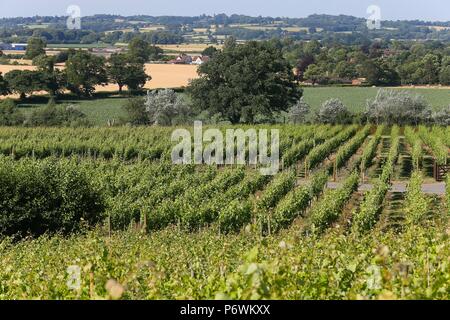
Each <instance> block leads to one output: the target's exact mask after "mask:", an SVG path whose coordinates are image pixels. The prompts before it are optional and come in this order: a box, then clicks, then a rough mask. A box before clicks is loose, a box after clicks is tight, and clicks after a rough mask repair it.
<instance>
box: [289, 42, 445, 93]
mask: <svg viewBox="0 0 450 320" xmlns="http://www.w3.org/2000/svg"><path fill="white" fill-rule="evenodd" d="M283 50H284V54H285V56H286V58H287V59H288V60H289V61H290V62H291V63H293V64H295V65H296V70H297V80H298V81H309V82H311V83H312V84H322V85H326V84H343V83H349V82H351V81H352V80H354V79H357V78H364V79H365V82H364V83H365V84H366V85H376V86H396V85H437V84H441V85H450V46H449V45H446V44H444V43H442V42H426V43H408V42H397V41H388V42H385V41H374V42H371V43H370V42H369V43H366V44H364V45H359V46H344V45H339V44H331V45H325V44H323V43H321V42H318V41H310V42H293V41H285V42H284V48H283Z"/></svg>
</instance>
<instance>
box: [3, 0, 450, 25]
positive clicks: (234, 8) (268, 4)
mask: <svg viewBox="0 0 450 320" xmlns="http://www.w3.org/2000/svg"><path fill="white" fill-rule="evenodd" d="M72 4H74V5H78V6H79V7H80V8H81V11H82V15H92V14H95V13H113V14H121V15H135V14H144V15H189V16H191V15H199V14H202V13H206V14H214V13H227V14H232V13H241V14H247V15H252V16H257V15H263V16H288V17H304V16H307V15H309V14H313V13H328V14H349V15H354V16H358V17H367V16H368V15H367V13H366V9H367V7H368V6H369V5H372V4H375V5H378V6H379V7H380V8H381V14H382V19H384V20H397V19H410V20H411V19H420V20H440V21H449V20H450V1H449V0H275V1H273V0H221V1H217V0H0V17H15V16H34V15H59V16H61V15H66V10H67V7H68V6H69V5H72Z"/></svg>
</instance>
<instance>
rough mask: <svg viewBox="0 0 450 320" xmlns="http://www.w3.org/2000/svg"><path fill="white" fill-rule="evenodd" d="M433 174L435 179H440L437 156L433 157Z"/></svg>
mask: <svg viewBox="0 0 450 320" xmlns="http://www.w3.org/2000/svg"><path fill="white" fill-rule="evenodd" d="M433 176H434V180H436V181H437V180H438V175H437V164H436V158H434V159H433Z"/></svg>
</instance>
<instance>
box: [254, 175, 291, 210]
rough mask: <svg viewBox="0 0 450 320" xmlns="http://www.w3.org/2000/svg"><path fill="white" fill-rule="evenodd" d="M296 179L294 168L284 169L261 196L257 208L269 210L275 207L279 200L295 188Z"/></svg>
mask: <svg viewBox="0 0 450 320" xmlns="http://www.w3.org/2000/svg"><path fill="white" fill-rule="evenodd" d="M296 179H297V176H296V174H295V171H294V170H289V171H284V172H282V173H280V174H279V175H277V176H276V177H275V179H274V180H272V181H271V183H270V184H269V185H268V186H267V188H266V189H264V191H263V192H262V194H261V195H260V196H259V199H258V200H257V208H258V209H260V210H264V211H267V210H270V209H271V208H273V207H275V205H276V204H277V203H278V201H280V200H281V199H282V198H283V197H284V196H285V195H286V194H287V193H288V192H289V191H290V190H291V189H292V188H294V186H295V183H296Z"/></svg>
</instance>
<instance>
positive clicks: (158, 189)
mask: <svg viewBox="0 0 450 320" xmlns="http://www.w3.org/2000/svg"><path fill="white" fill-rule="evenodd" d="M259 128H262V127H259ZM272 128H275V127H272ZM276 128H279V129H280V130H281V132H280V136H281V143H280V151H281V155H282V156H281V158H282V169H283V170H282V171H280V172H279V173H278V174H277V175H276V176H273V177H272V176H262V175H260V173H259V170H255V168H254V167H253V166H251V167H245V166H226V167H216V166H206V165H197V166H194V165H184V166H179V165H173V164H171V162H169V161H168V160H169V154H170V151H171V148H172V143H171V142H170V135H171V132H172V130H173V129H172V128H157V127H155V128H105V129H99V128H92V129H68V128H66V129H43V128H38V129H27V128H0V154H3V156H2V157H0V181H1V184H0V188H1V192H2V195H3V197H4V199H5V201H3V202H1V203H0V209H1V211H2V212H3V215H2V224H1V226H0V234H1V235H2V236H3V240H0V252H1V255H2V259H1V260H0V279H2V285H1V286H0V299H18V298H20V299H32V298H39V299H80V298H81V299H101V298H113V299H119V298H125V299H205V298H234V299H384V298H389V299H396V298H397V299H413V298H414V299H449V298H450V296H449V293H450V287H449V284H450V281H449V276H450V263H449V261H448V257H449V256H450V246H449V242H448V237H449V232H450V231H449V230H450V229H449V228H450V225H449V220H448V219H449V215H450V212H449V208H450V187H449V183H450V179H447V181H446V183H445V182H437V181H435V180H434V179H433V177H432V175H430V172H429V170H430V165H431V166H432V165H433V162H434V161H436V163H437V164H442V163H445V162H446V161H448V156H449V154H448V151H449V146H450V139H449V138H450V128H434V129H433V130H432V131H430V130H429V129H427V128H425V127H420V128H413V127H408V128H399V127H392V128H390V127H383V126H381V127H371V126H365V127H359V126H335V127H332V126H324V125H317V126H279V127H276ZM223 129H225V128H223ZM425 182H426V183H427V184H426V185H425ZM399 185H403V186H404V189H402V188H400V187H399ZM80 219H82V220H80ZM89 225H90V226H93V225H96V226H97V227H96V228H95V229H94V230H91V231H88V232H86V233H79V231H80V230H86V229H85V228H86V227H88V226H89ZM54 232H59V235H56V236H55V235H53V233H54ZM43 233H47V235H45V236H42V237H40V238H36V237H38V236H39V235H42V234H43ZM13 234H14V235H15V236H16V240H17V239H20V238H23V237H25V236H30V235H31V236H33V237H34V239H32V238H29V239H27V240H23V241H20V242H14V241H13V239H12V238H9V237H8V236H11V235H13ZM5 236H6V238H5ZM69 266H76V267H79V268H80V269H79V270H80V275H81V278H80V280H81V282H80V288H79V289H70V288H69V287H68V286H67V284H66V282H67V276H68V273H67V268H68V267H69ZM29 270H35V271H36V272H34V273H33V274H32V275H31V274H30V272H29ZM34 275H36V276H34ZM18 283H21V284H23V285H17V284H18Z"/></svg>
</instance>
